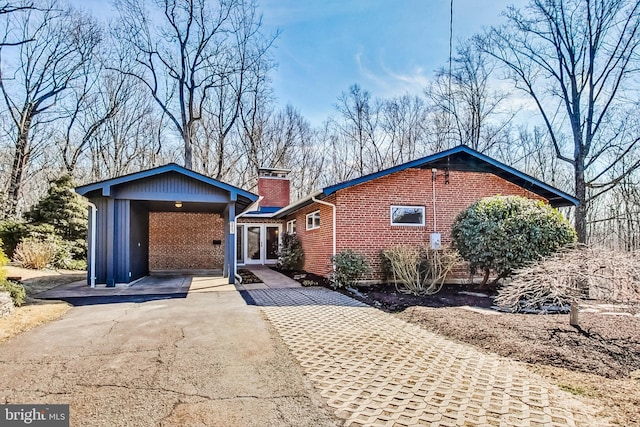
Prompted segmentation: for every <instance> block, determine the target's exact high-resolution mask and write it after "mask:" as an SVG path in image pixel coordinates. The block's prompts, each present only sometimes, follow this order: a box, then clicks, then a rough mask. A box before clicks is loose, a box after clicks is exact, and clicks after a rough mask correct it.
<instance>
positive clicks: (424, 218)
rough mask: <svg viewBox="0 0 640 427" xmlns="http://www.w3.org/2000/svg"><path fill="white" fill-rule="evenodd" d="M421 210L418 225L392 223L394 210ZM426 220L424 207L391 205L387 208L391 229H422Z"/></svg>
mask: <svg viewBox="0 0 640 427" xmlns="http://www.w3.org/2000/svg"><path fill="white" fill-rule="evenodd" d="M398 208H400V209H405V208H406V209H421V210H422V222H421V223H420V224H411V223H406V222H393V210H394V209H398ZM426 220H427V210H426V208H425V207H424V206H410V205H391V206H389V222H390V223H391V225H392V226H393V227H424V225H425V222H426Z"/></svg>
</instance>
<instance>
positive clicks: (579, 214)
mask: <svg viewBox="0 0 640 427" xmlns="http://www.w3.org/2000/svg"><path fill="white" fill-rule="evenodd" d="M575 186H576V198H577V199H578V201H579V202H580V204H579V205H578V206H577V207H576V216H575V228H576V234H577V235H578V242H579V243H587V210H588V209H587V202H586V200H587V187H586V184H585V182H584V160H583V159H582V158H581V157H579V158H578V159H576V164H575Z"/></svg>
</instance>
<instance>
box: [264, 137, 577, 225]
mask: <svg viewBox="0 0 640 427" xmlns="http://www.w3.org/2000/svg"><path fill="white" fill-rule="evenodd" d="M458 153H465V154H469V155H471V156H473V157H475V158H477V159H479V160H482V161H484V162H486V163H488V164H489V165H491V166H494V167H496V168H499V169H501V170H503V171H505V172H507V173H509V174H511V175H513V176H516V177H518V178H520V179H522V180H524V181H526V182H529V183H530V184H532V186H537V187H538V188H542V189H544V190H546V191H548V192H550V193H552V194H555V195H556V196H558V197H559V198H562V199H564V200H566V201H568V202H569V203H570V204H572V205H574V206H578V205H579V203H580V202H579V201H578V199H576V198H575V197H573V196H571V195H569V194H567V193H565V192H564V191H561V190H558V189H557V188H555V187H552V186H550V185H548V184H545V183H544V182H542V181H540V180H538V179H536V178H533V177H532V176H530V175H527V174H526V173H524V172H520V171H519V170H517V169H514V168H512V167H511V166H507V165H505V164H504V163H502V162H499V161H497V160H495V159H492V158H491V157H489V156H486V155H484V154H482V153H480V152H478V151H476V150H474V149H472V148H469V147H467V146H465V145H459V146H457V147H454V148H451V149H449V150H446V151H442V152H440V153H436V154H433V155H431V156H426V157H422V158H420V159H416V160H413V161H410V162H407V163H403V164H401V165H397V166H394V167H391V168H388V169H384V170H381V171H378V172H374V173H371V174H368V175H363V176H361V177H358V178H354V179H351V180H349V181H344V182H341V183H338V184H335V185H331V186H328V187H325V188H323V189H322V190H320V191H318V192H316V193H314V194H312V195H310V196H308V197H305V198H303V199H300V200H298V201H296V202H294V203H292V204H290V205H289V206H285V207H284V208H282V209H280V210H279V211H278V212H276V213H275V214H274V216H275V217H276V218H283V217H284V216H286V215H288V214H290V213H291V212H294V211H296V210H298V209H301V208H303V207H305V206H308V205H310V204H311V203H313V201H312V200H311V196H315V197H316V198H317V199H324V198H325V197H327V196H330V195H331V194H333V193H335V192H337V191H340V190H344V189H346V188H349V187H352V186H354V185H358V184H363V183H365V182H368V181H371V180H374V179H377V178H381V177H383V176H386V175H390V174H392V173H395V172H400V171H403V170H405V169H410V168H417V167H421V166H424V165H425V164H428V163H432V162H435V161H437V160H440V159H443V158H446V157H447V156H451V155H454V154H458ZM503 179H506V180H507V181H509V179H508V178H504V177H503ZM516 185H519V184H516ZM519 186H520V187H522V186H521V185H519ZM523 188H524V187H523ZM528 190H529V191H531V192H533V193H536V192H535V191H533V190H532V189H531V188H528Z"/></svg>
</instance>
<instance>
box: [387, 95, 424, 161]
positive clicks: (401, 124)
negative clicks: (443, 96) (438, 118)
mask: <svg viewBox="0 0 640 427" xmlns="http://www.w3.org/2000/svg"><path fill="white" fill-rule="evenodd" d="M381 115H382V118H381V122H382V123H381V127H382V130H383V131H384V132H385V133H386V135H387V138H388V141H389V150H388V156H389V157H388V159H387V163H388V164H387V166H395V165H397V164H400V163H404V162H408V161H410V160H414V159H415V158H417V157H418V156H420V155H422V154H424V148H425V147H424V145H425V142H426V139H427V132H428V127H427V123H428V111H427V108H426V104H425V102H424V100H423V99H422V98H420V97H418V96H409V95H402V96H398V97H395V98H391V99H386V100H384V102H383V108H382V111H381Z"/></svg>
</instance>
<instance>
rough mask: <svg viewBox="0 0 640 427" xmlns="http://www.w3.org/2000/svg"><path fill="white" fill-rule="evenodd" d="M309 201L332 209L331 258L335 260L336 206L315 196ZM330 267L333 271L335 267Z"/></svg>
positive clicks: (333, 265)
mask: <svg viewBox="0 0 640 427" xmlns="http://www.w3.org/2000/svg"><path fill="white" fill-rule="evenodd" d="M311 200H313V201H314V202H316V203H320V204H321V205H325V206H331V209H333V233H332V234H333V251H332V254H333V258H334V259H335V256H336V205H334V204H333V203H329V202H325V201H323V200H318V199H316V197H315V196H313V197H311ZM331 266H332V267H333V270H334V271H335V269H336V265H335V263H333V262H332V263H331Z"/></svg>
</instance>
